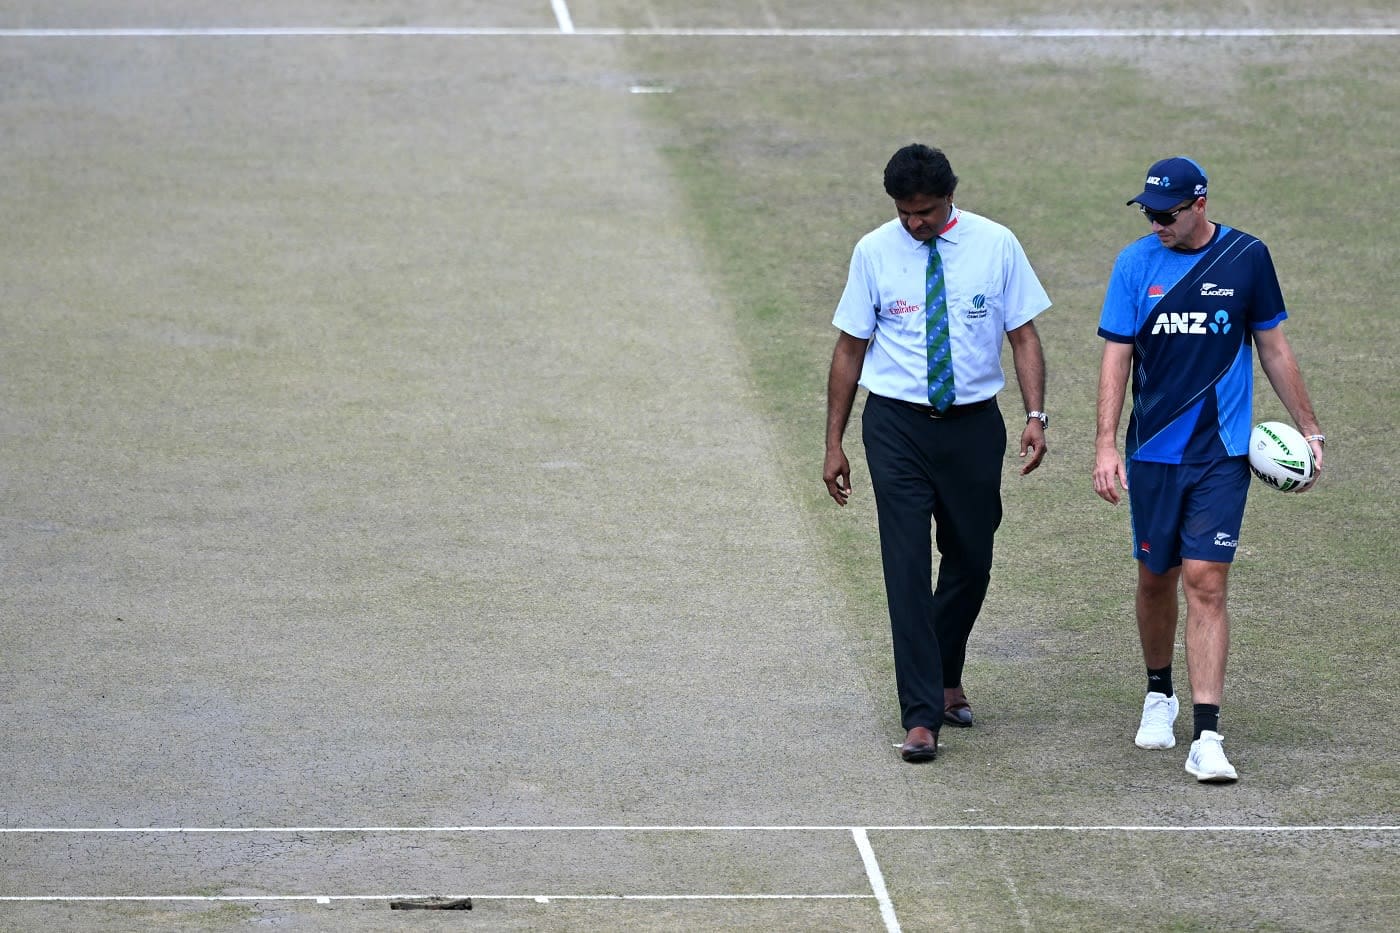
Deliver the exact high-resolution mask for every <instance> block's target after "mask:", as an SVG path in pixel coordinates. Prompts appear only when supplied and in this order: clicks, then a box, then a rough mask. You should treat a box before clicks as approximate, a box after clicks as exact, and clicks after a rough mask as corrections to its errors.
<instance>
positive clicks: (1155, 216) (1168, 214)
mask: <svg viewBox="0 0 1400 933" xmlns="http://www.w3.org/2000/svg"><path fill="white" fill-rule="evenodd" d="M1195 204H1196V199H1195V198H1192V199H1191V200H1189V201H1187V202H1186V203H1185V204H1183V205H1181V206H1180V207H1178V208H1177V209H1176V210H1174V211H1154V210H1149V209H1148V208H1147V207H1145V206H1144V205H1142V204H1139V205H1138V210H1140V211H1142V216H1144V217H1146V218H1147V219H1148V220H1149V221H1150V222H1152V223H1154V224H1160V225H1162V226H1163V227H1170V226H1171V225H1172V224H1174V223H1176V215H1177V214H1180V213H1181V212H1182V211H1186V210H1190V209H1191V208H1192V207H1194V206H1195Z"/></svg>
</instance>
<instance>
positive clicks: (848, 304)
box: [831, 243, 880, 340]
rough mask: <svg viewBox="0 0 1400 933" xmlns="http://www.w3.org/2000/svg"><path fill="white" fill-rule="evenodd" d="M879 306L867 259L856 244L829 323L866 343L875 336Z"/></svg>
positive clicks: (860, 247)
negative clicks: (839, 298) (843, 284)
mask: <svg viewBox="0 0 1400 933" xmlns="http://www.w3.org/2000/svg"><path fill="white" fill-rule="evenodd" d="M879 307H880V292H879V289H878V288H877V287H876V285H875V274H874V270H873V269H872V268H871V267H870V257H869V255H868V254H867V253H866V251H865V250H864V249H863V248H862V244H859V243H857V244H856V248H855V250H854V251H852V253H851V269H850V272H849V273H848V274H847V275H846V289H845V291H843V292H842V293H841V300H840V301H839V302H838V303H837V305H836V315H835V317H833V318H832V319H831V323H832V324H834V325H835V326H836V327H838V328H840V329H841V330H843V331H845V332H846V333H848V334H850V335H851V336H852V337H858V338H860V339H861V340H868V339H869V338H870V335H871V334H873V333H875V320H876V314H877V312H878V311H879Z"/></svg>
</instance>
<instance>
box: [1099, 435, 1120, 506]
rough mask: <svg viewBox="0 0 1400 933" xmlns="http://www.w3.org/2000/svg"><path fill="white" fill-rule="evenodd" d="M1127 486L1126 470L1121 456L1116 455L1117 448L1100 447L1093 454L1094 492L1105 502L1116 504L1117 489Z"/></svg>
mask: <svg viewBox="0 0 1400 933" xmlns="http://www.w3.org/2000/svg"><path fill="white" fill-rule="evenodd" d="M1119 487H1122V488H1123V489H1127V488H1128V472H1127V470H1125V469H1124V468H1123V458H1122V457H1120V456H1118V448H1117V447H1116V446H1115V447H1100V448H1098V452H1097V453H1096V454H1095V455H1094V492H1096V493H1098V494H1099V498H1100V499H1103V500H1104V501H1105V502H1112V503H1113V504H1114V505H1117V504H1118V501H1119V496H1118V489H1119Z"/></svg>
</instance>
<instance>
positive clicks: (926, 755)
mask: <svg viewBox="0 0 1400 933" xmlns="http://www.w3.org/2000/svg"><path fill="white" fill-rule="evenodd" d="M899 757H900V758H903V759H904V760H905V761H907V762H909V763H910V764H911V765H921V764H923V763H924V762H926V761H933V759H935V758H937V757H938V750H937V749H934V748H916V749H910V750H909V751H903V750H901V751H900V753H899Z"/></svg>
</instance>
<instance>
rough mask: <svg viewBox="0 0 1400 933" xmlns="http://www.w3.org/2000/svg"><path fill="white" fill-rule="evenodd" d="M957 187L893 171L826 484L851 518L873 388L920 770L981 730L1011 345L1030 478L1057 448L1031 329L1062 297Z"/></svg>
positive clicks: (901, 664)
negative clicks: (972, 687)
mask: <svg viewBox="0 0 1400 933" xmlns="http://www.w3.org/2000/svg"><path fill="white" fill-rule="evenodd" d="M957 183H958V179H957V176H956V175H954V174H953V169H952V166H951V165H949V163H948V159H947V157H946V156H944V154H943V153H942V152H940V151H939V150H937V149H931V148H929V147H928V146H922V145H911V146H906V147H904V148H903V149H900V150H899V151H898V152H896V153H895V154H894V156H893V157H892V158H891V159H890V161H889V163H888V164H887V165H886V166H885V192H886V194H888V195H889V196H890V198H891V199H893V201H894V206H895V210H896V212H897V215H898V216H897V217H896V218H895V219H892V220H890V221H888V222H887V223H885V224H882V225H881V226H880V227H877V228H876V229H875V230H873V231H871V232H870V233H868V234H866V235H865V236H864V237H862V238H861V240H860V242H859V243H857V244H856V248H855V251H854V253H853V254H852V257H851V267H850V272H849V275H848V277H847V280H846V288H845V291H844V292H843V293H842V295H841V301H840V303H839V304H838V305H837V308H836V315H835V318H834V320H833V321H832V323H833V324H835V326H836V327H837V328H839V330H840V334H839V335H838V336H837V338H836V349H835V351H834V352H833V354H832V359H831V371H830V374H829V376H828V379H827V422H826V460H825V463H824V465H823V478H824V479H825V481H826V487H827V491H828V492H829V493H830V494H831V497H832V499H834V500H835V501H836V504H837V505H845V504H846V502H847V501H848V500H849V498H850V495H851V465H850V463H849V461H848V460H847V459H846V454H845V452H844V450H843V449H842V446H841V444H842V437H843V435H844V434H845V431H846V424H847V422H848V420H849V419H850V414H851V408H852V406H853V404H854V401H855V395H856V386H857V384H859V385H861V386H864V387H865V388H866V389H867V390H868V391H869V398H868V399H867V401H866V405H865V409H864V413H863V416H862V438H863V440H864V443H865V452H866V462H867V464H868V465H869V467H870V480H871V484H872V486H873V487H874V490H875V508H876V514H877V516H878V519H879V524H880V554H881V560H882V563H883V567H884V574H885V593H886V598H887V600H888V602H889V614H890V628H891V633H892V635H893V642H894V660H895V680H896V686H897V689H898V693H899V703H900V712H901V719H902V722H903V725H904V728H905V730H906V734H905V739H904V744H903V745H901V746H900V754H901V757H903V758H904V760H905V761H910V762H922V761H930V760H932V759H933V758H934V756H935V755H936V754H937V749H938V730H939V727H940V726H941V725H942V724H943V723H944V722H948V723H951V724H953V725H955V726H970V725H972V707H971V705H970V704H969V703H968V701H967V695H966V693H965V692H964V690H963V686H962V671H963V661H964V657H965V655H966V651H967V639H968V636H969V635H970V634H971V632H972V625H973V622H974V621H976V619H977V614H978V613H979V612H980V611H981V608H982V601H983V599H984V597H985V596H986V593H987V586H988V583H989V581H990V579H991V568H992V538H993V536H994V534H995V533H996V530H997V526H998V525H999V524H1000V523H1001V469H1002V457H1003V455H1004V454H1005V452H1006V424H1005V422H1004V421H1003V420H1002V416H1001V411H1000V409H999V408H998V407H997V404H996V395H997V393H998V392H999V391H1001V389H1002V387H1003V386H1004V385H1005V384H1006V377H1005V375H1004V374H1003V373H1002V369H1001V347H1002V337H1003V335H1004V336H1005V337H1006V338H1007V339H1008V340H1009V342H1010V344H1011V351H1012V355H1013V358H1014V362H1015V367H1016V379H1017V381H1018V382H1019V383H1020V386H1021V397H1022V401H1024V402H1025V406H1026V409H1027V412H1028V414H1027V416H1026V421H1025V428H1024V429H1023V430H1022V431H1021V436H1020V445H1021V446H1020V452H1021V456H1022V457H1027V456H1029V459H1027V460H1026V463H1025V465H1024V466H1023V467H1022V468H1021V472H1022V473H1029V472H1030V471H1031V470H1034V469H1035V468H1036V467H1037V466H1039V465H1040V462H1041V459H1042V458H1043V457H1044V455H1045V450H1046V447H1045V427H1046V424H1047V421H1048V418H1047V416H1046V415H1045V413H1044V412H1043V411H1041V409H1042V408H1043V407H1044V399H1045V359H1044V356H1043V354H1042V351H1041V346H1040V336H1039V334H1038V333H1037V332H1036V329H1035V324H1034V323H1033V320H1032V319H1033V318H1035V317H1036V316H1037V315H1038V314H1040V313H1041V312H1042V311H1044V310H1045V309H1046V308H1048V307H1049V306H1050V299H1049V298H1048V297H1047V296H1046V294H1045V290H1044V289H1043V288H1042V287H1041V285H1040V282H1039V280H1037V279H1036V276H1035V272H1034V270H1032V269H1031V266H1030V263H1029V262H1028V261H1027V260H1026V255H1025V253H1024V252H1023V251H1022V249H1021V244H1020V243H1018V242H1017V241H1016V237H1015V236H1014V235H1012V233H1011V231H1010V230H1008V229H1006V228H1005V227H1003V226H1001V225H1000V224H997V223H994V222H992V221H990V220H988V219H986V218H985V217H979V216H978V215H976V214H973V213H971V212H970V211H964V210H959V209H958V208H957V207H956V206H955V205H954V204H953V191H954V189H955V188H956V187H957ZM931 524H933V525H936V529H937V530H936V536H937V542H938V551H939V554H940V562H939V570H938V586H937V589H934V587H933V579H932V577H933V573H932V562H933V549H932V546H931V542H930V531H931V529H930V526H931Z"/></svg>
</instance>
